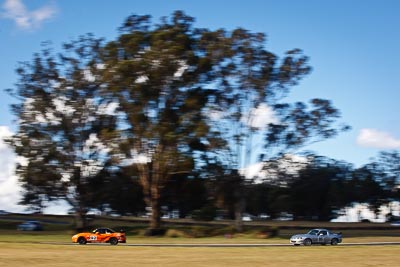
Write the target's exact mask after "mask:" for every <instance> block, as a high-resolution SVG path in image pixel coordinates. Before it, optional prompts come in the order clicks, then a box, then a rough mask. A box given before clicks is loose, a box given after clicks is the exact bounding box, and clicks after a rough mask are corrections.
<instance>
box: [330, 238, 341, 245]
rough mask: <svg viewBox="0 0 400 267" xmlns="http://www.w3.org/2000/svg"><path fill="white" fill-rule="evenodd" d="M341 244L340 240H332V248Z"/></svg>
mask: <svg viewBox="0 0 400 267" xmlns="http://www.w3.org/2000/svg"><path fill="white" fill-rule="evenodd" d="M338 243H339V240H337V239H336V238H334V239H332V240H331V245H332V246H336V245H337V244H338Z"/></svg>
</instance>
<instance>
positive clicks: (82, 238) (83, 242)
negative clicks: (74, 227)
mask: <svg viewBox="0 0 400 267" xmlns="http://www.w3.org/2000/svg"><path fill="white" fill-rule="evenodd" d="M78 243H79V244H80V245H85V244H86V238H84V237H79V238H78Z"/></svg>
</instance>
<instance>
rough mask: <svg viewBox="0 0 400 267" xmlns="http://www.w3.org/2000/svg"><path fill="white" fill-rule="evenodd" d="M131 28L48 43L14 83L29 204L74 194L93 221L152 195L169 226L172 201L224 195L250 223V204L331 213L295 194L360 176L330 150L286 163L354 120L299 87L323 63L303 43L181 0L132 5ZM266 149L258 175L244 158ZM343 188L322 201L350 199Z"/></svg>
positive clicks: (203, 206)
mask: <svg viewBox="0 0 400 267" xmlns="http://www.w3.org/2000/svg"><path fill="white" fill-rule="evenodd" d="M118 30H119V35H118V36H117V37H116V38H115V39H114V40H111V41H106V40H104V39H102V38H96V37H95V36H94V35H93V34H87V35H83V36H81V37H79V38H78V39H77V40H73V41H70V42H67V43H65V44H64V45H63V48H62V49H61V51H59V52H56V51H55V50H54V48H52V46H51V44H48V43H46V44H44V47H43V49H42V51H40V52H38V53H36V54H34V56H33V59H32V60H31V61H27V62H23V63H21V64H20V66H19V67H18V68H17V74H18V81H17V83H16V85H15V87H14V88H11V89H8V92H9V93H10V94H11V95H12V96H14V97H15V99H16V102H15V103H14V104H13V105H12V106H11V108H12V111H13V113H14V115H15V116H16V123H17V125H18V129H17V132H16V133H15V134H14V135H13V136H12V137H11V138H9V139H7V140H6V141H7V142H8V143H9V144H10V145H11V146H12V147H13V148H14V151H15V153H16V154H17V155H18V156H20V157H21V158H23V159H24V160H23V161H21V163H20V164H18V166H17V168H16V173H17V175H18V177H19V179H20V182H21V184H22V186H23V188H24V196H23V199H22V203H23V204H26V205H30V206H31V207H33V208H38V209H41V208H43V205H45V203H47V202H48V201H53V200H60V199H62V200H65V201H67V202H68V203H69V204H70V205H71V207H72V210H73V211H74V212H75V214H76V216H77V218H78V219H79V221H81V223H82V226H85V221H86V220H85V217H86V214H87V212H88V211H89V210H90V209H91V208H94V207H95V208H98V209H104V207H111V209H112V210H114V211H116V212H118V213H119V214H126V213H135V212H138V211H140V210H143V207H149V209H150V210H151V218H150V225H149V229H150V230H149V231H150V234H151V233H152V232H154V233H156V232H157V229H159V228H160V226H161V216H162V214H161V212H162V206H168V207H178V208H179V210H180V211H181V214H182V216H183V215H186V214H190V215H192V216H198V217H201V216H204V215H205V214H207V212H211V211H212V210H213V209H215V207H223V209H224V210H226V211H227V214H228V216H229V217H231V218H234V219H235V222H236V227H237V229H238V230H240V229H241V227H242V215H243V213H244V212H245V211H248V212H251V213H258V212H259V211H265V212H267V211H268V213H269V214H271V215H272V216H275V215H274V214H277V213H278V212H281V211H283V210H287V211H290V212H292V213H293V214H294V215H295V217H300V216H318V217H319V218H320V219H327V218H328V217H329V216H330V211H323V207H319V208H318V207H313V208H310V210H309V211H308V213H305V212H303V211H302V212H300V210H302V209H304V207H308V206H309V205H311V204H315V203H311V202H312V201H311V200H310V201H311V202H307V200H306V199H305V196H309V197H311V195H308V194H305V195H304V197H303V198H302V199H303V200H302V201H300V199H299V201H297V200H296V201H294V202H296V203H297V204H296V205H294V204H293V203H294V202H293V200H294V199H296V198H297V197H298V195H302V196H303V194H304V192H305V191H306V190H307V189H308V186H307V187H304V186H303V185H304V184H307V183H315V185H318V186H320V190H319V192H322V191H324V190H325V189H326V188H334V187H335V186H336V187H338V188H340V186H339V181H340V182H343V183H344V184H346V186H347V184H348V183H349V184H351V182H350V181H353V180H352V179H350V180H341V179H338V178H335V179H336V180H335V179H333V178H331V175H332V173H335V172H336V171H337V169H336V168H338V166H336V167H335V168H333V167H329V168H328V167H326V168H325V169H323V168H320V167H321V166H322V165H323V164H322V163H320V162H319V160H314V161H312V162H313V164H314V165H315V166H319V167H318V168H315V166H314V165H307V167H306V168H304V169H302V170H301V171H300V174H298V176H297V177H294V176H295V175H294V174H293V173H290V172H288V173H287V174H286V175H285V176H282V171H281V170H279V168H277V165H279V164H276V162H278V161H277V159H279V158H282V157H283V155H285V154H290V153H294V152H296V151H298V150H299V149H301V148H302V147H304V146H306V145H307V144H309V143H314V142H318V141H322V140H324V139H327V138H332V137H334V136H336V135H337V134H338V133H340V132H342V131H346V130H348V129H349V126H347V125H346V124H344V123H341V122H340V117H341V115H340V111H339V110H338V109H337V108H335V107H334V106H333V104H332V103H331V101H329V100H326V99H320V98H314V99H310V100H309V101H308V102H300V101H298V102H290V101H289V100H288V98H287V96H288V95H289V94H290V91H291V90H292V89H293V88H294V87H296V85H297V84H298V83H299V81H300V80H301V79H302V78H303V77H305V76H306V75H308V74H309V73H310V72H311V67H310V65H309V58H308V57H307V56H305V55H304V54H303V52H302V51H301V50H300V49H292V50H289V51H287V52H286V53H285V54H284V55H283V56H282V57H281V58H280V57H278V56H277V55H275V54H274V53H272V52H271V51H269V50H267V44H266V36H265V34H263V33H253V32H251V31H249V30H246V29H243V28H237V29H234V30H225V29H217V30H210V29H204V28H196V27H194V18H192V17H190V16H188V15H186V14H184V13H183V12H182V11H176V12H174V13H173V14H172V15H171V16H170V17H163V18H162V19H161V20H160V21H159V22H158V23H153V22H152V20H151V17H150V16H138V15H131V16H129V17H127V18H126V19H125V20H124V22H123V23H122V25H121V27H119V29H118ZM260 114H263V115H264V116H260ZM255 159H256V161H258V162H263V163H264V164H263V166H264V169H265V170H266V171H267V172H268V173H270V174H271V175H270V178H271V177H275V178H274V179H272V178H271V179H269V180H268V179H267V180H266V181H264V182H263V183H261V184H254V183H249V181H248V180H247V179H246V177H245V176H246V174H245V173H244V172H243V171H242V170H243V169H244V168H245V167H246V166H249V165H250V164H251V163H253V162H254V161H255ZM274 162H275V163H274ZM320 165H321V166H320ZM310 166H313V167H310ZM367 170H368V171H369V169H368V168H367ZM374 170H375V169H374ZM355 173H356V172H354V175H355V176H356V177H358V178H357V179H359V180H360V181H364V180H365V179H366V178H365V177H364V176H363V175H365V172H363V171H362V170H360V171H359V173H360V174H357V175H356V174H355ZM357 173H358V172H357ZM289 177H291V178H289ZM316 177H317V178H316ZM318 177H322V178H321V179H320V178H318ZM371 177H372V176H371ZM313 179H316V180H315V181H314V180H313ZM332 179H333V180H332ZM354 179H355V178H354ZM322 180H323V181H325V182H322ZM278 181H279V182H278ZM354 181H355V180H354ZM354 181H353V182H354ZM371 181H375V182H376V181H378V180H376V176H373V178H371ZM385 181H386V180H385ZM396 182H397V181H396ZM331 183H332V184H331ZM371 183H372V182H371ZM344 184H343V186H344ZM358 184H361V182H360V183H358ZM379 186H380V188H381V186H382V184H381V183H379ZM348 188H349V189H348V190H350V189H351V186H350V185H349V187H348ZM392 188H395V187H392ZM342 189H343V188H342ZM332 190H333V189H332ZM385 190H386V189H385ZM295 192H297V193H295ZM319 192H316V193H315V194H312V196H315V195H318V194H319ZM333 192H334V191H332V192H330V193H329V194H328V195H329V197H328V196H325V197H326V198H327V199H330V200H329V201H333V202H332V203H331V202H329V203H328V202H326V203H325V204H323V205H327V206H332V207H336V206H340V205H339V204H341V203H342V202H345V200H343V199H339V198H336V196H335V195H336V194H333ZM296 194H297V195H296ZM256 196H258V197H259V198H260V199H257V198H256ZM321 197H322V195H321ZM291 201H292V202H293V203H292V202H291ZM346 201H347V200H346ZM250 203H252V204H251V205H250ZM260 203H263V204H262V205H261V204H260ZM290 203H292V204H290ZM322 203H323V202H322V201H320V202H319V204H321V205H322ZM256 204H257V205H256ZM335 205H336V206H335ZM261 206H262V207H261ZM252 209H254V210H252ZM298 210H299V211H298ZM195 211H196V212H195ZM319 212H325V213H326V214H317V215H315V214H316V213H319Z"/></svg>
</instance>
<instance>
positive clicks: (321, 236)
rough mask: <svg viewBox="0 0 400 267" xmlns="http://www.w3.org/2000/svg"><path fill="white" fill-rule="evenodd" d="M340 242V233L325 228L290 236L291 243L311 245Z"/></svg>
mask: <svg viewBox="0 0 400 267" xmlns="http://www.w3.org/2000/svg"><path fill="white" fill-rule="evenodd" d="M341 242H342V233H332V232H330V231H328V230H326V229H312V230H311V231H309V232H308V233H307V234H300V235H294V236H292V237H291V238H290V243H291V244H293V245H297V246H298V245H305V246H311V245H312V244H322V245H326V244H331V245H337V244H339V243H341Z"/></svg>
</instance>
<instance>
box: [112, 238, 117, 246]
mask: <svg viewBox="0 0 400 267" xmlns="http://www.w3.org/2000/svg"><path fill="white" fill-rule="evenodd" d="M110 244H111V245H116V244H118V239H116V238H115V237H112V238H111V239H110Z"/></svg>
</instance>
